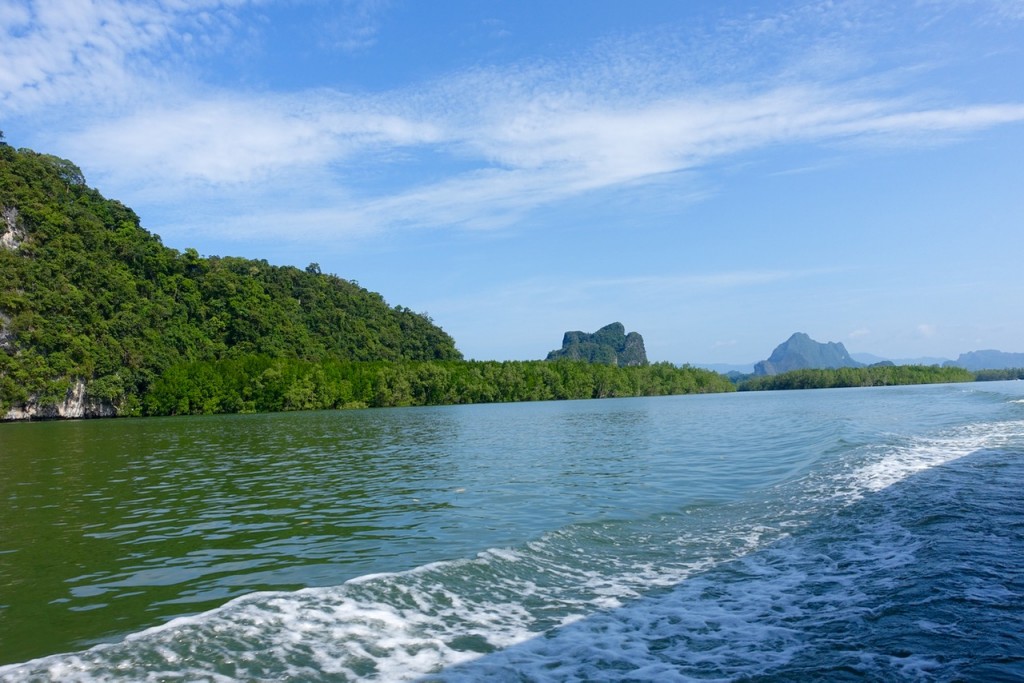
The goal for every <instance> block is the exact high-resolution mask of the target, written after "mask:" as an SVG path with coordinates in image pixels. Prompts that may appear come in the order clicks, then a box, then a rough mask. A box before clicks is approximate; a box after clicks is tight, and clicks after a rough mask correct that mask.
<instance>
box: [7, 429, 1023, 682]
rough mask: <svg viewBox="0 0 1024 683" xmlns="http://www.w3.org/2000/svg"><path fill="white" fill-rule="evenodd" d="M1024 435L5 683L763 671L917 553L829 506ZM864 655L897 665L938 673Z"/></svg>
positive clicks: (979, 435) (407, 576)
mask: <svg viewBox="0 0 1024 683" xmlns="http://www.w3.org/2000/svg"><path fill="white" fill-rule="evenodd" d="M1022 433H1024V422H1009V423H991V424H985V425H974V426H970V427H965V428H962V429H958V430H953V431H951V432H950V433H947V434H943V435H940V436H938V437H932V438H915V439H912V440H910V441H907V442H906V443H903V444H896V445H892V446H887V447H870V448H865V449H862V450H861V451H857V452H855V453H852V454H850V455H849V458H850V463H849V464H850V467H849V469H848V470H847V471H841V472H840V473H839V474H838V475H836V473H835V472H831V473H829V472H826V473H820V472H819V473H817V474H813V475H809V476H808V477H807V478H806V479H804V480H801V481H799V482H796V483H791V484H790V485H789V486H790V488H789V489H780V490H779V491H776V494H777V499H775V500H773V502H772V505H767V504H765V503H764V502H763V501H761V502H759V503H758V507H756V508H750V507H746V508H745V507H743V506H742V505H740V504H737V505H735V506H731V507H730V506H718V507H715V506H711V507H708V508H706V509H703V510H702V515H700V516H699V517H700V518H701V519H697V517H698V516H697V515H689V514H681V515H679V516H678V517H671V516H666V517H665V518H664V519H660V520H654V521H650V522H648V523H647V524H648V526H647V527H643V528H638V527H637V525H634V526H629V525H626V524H622V525H619V526H617V527H616V526H614V525H612V526H609V527H608V528H607V529H605V528H603V527H601V526H598V525H595V526H591V527H577V528H570V529H563V530H560V531H556V532H553V533H550V534H548V535H546V536H545V537H543V538H541V539H539V540H537V541H534V542H531V543H529V544H526V545H525V546H523V547H522V548H518V549H503V548H496V549H491V550H488V551H485V552H483V553H480V554H479V555H478V556H477V557H476V558H473V559H460V560H455V561H451V562H439V563H433V564H428V565H423V566H421V567H418V568H416V569H414V570H411V571H408V572H402V573H381V574H373V575H367V576H363V577H360V578H358V579H354V580H352V581H349V582H347V583H345V584H342V585H340V586H335V587H330V588H308V589H303V590H300V591H296V592H292V593H257V594H252V595H248V596H245V597H242V598H238V599H236V600H233V601H231V602H229V603H227V604H226V605H224V606H222V607H220V608H218V609H215V610H212V611H210V612H206V613H204V614H201V615H197V616H193V617H182V618H179V619H175V620H173V621H171V622H169V623H167V624H164V625H162V626H158V627H154V628H151V629H148V630H146V631H142V632H140V633H137V634H133V635H131V636H129V637H127V638H126V639H125V640H124V641H123V642H121V643H115V644H105V645H100V646H97V647H94V648H92V649H90V650H88V651H85V652H81V653H74V654H66V655H56V656H52V657H46V658H42V659H38V660H34V661H32V662H27V663H25V664H20V665H13V666H6V667H0V680H2V681H20V680H26V679H28V680H32V679H43V680H61V681H82V682H85V681H106V680H111V681H113V680H126V679H127V680H159V679H162V678H167V679H182V680H210V681H231V680H251V679H261V680H277V679H282V678H289V677H290V678H293V679H316V678H318V677H325V676H330V677H333V678H335V679H342V680H370V679H372V680H388V681H402V680H411V679H416V678H420V677H422V676H435V677H437V678H439V679H442V680H450V681H461V680H466V681H470V680H482V679H487V678H492V677H495V676H501V675H508V674H510V673H515V674H516V675H517V676H518V677H519V678H526V679H530V680H549V679H561V680H566V679H570V680H571V679H577V680H585V679H593V678H601V677H604V678H608V677H613V673H612V672H616V671H618V672H623V675H626V673H628V675H629V677H631V678H633V679H650V680H690V679H692V678H701V679H702V680H731V679H733V678H736V677H739V676H757V675H759V674H762V673H764V672H769V671H771V670H772V669H773V668H777V667H781V666H784V665H786V664H787V663H789V662H791V661H793V659H794V658H796V657H798V656H799V655H800V654H801V652H802V651H803V650H804V649H805V648H806V646H807V642H808V634H809V633H813V632H814V629H815V628H816V626H818V625H820V624H821V623H823V620H824V619H826V618H830V619H837V618H838V619H843V618H846V619H850V620H856V619H858V618H861V616H862V614H863V613H864V612H865V610H869V609H870V607H869V606H868V605H867V604H866V602H865V599H864V596H863V594H862V593H861V592H860V591H859V590H858V588H857V586H858V582H859V581H861V580H862V579H863V577H864V576H868V575H870V576H872V577H873V580H875V581H877V582H880V583H879V584H878V585H884V581H885V580H886V576H887V573H889V572H892V571H894V570H897V569H899V568H901V567H904V566H907V564H908V563H910V562H912V561H913V558H914V553H915V552H916V550H917V547H918V546H917V542H916V540H915V539H914V537H913V536H912V535H911V534H909V533H908V532H907V531H906V530H905V529H903V528H901V527H900V526H899V525H898V524H894V523H892V522H891V521H888V520H886V519H884V518H883V519H879V520H874V521H873V522H872V523H871V524H864V525H859V526H856V527H855V528H854V529H853V531H851V532H850V533H848V534H846V535H844V536H842V537H841V540H840V541H839V542H838V543H835V544H833V543H831V541H829V540H828V539H827V538H826V537H827V535H828V533H834V530H828V532H827V533H824V532H823V536H822V537H821V538H816V537H815V536H814V534H808V532H807V528H808V525H809V524H811V523H812V522H813V521H815V520H817V519H819V518H820V517H821V514H820V513H821V511H823V510H827V511H830V512H831V513H835V512H836V511H837V510H841V509H843V508H844V507H846V506H849V505H852V504H854V503H856V502H857V501H859V500H862V499H863V498H864V497H865V496H866V495H868V494H871V493H873V492H877V491H881V490H883V489H885V488H887V487H890V486H892V485H893V484H895V483H897V482H900V481H903V480H905V479H906V478H908V477H910V476H911V475H913V474H914V473H917V472H921V471H923V470H925V469H928V468H931V467H936V466H938V465H941V464H944V463H947V462H950V461H952V460H955V459H957V458H961V457H963V456H965V455H968V454H970V453H972V452H976V451H978V450H982V449H985V448H995V447H998V446H1000V445H1002V444H1005V443H1008V442H1010V441H1012V440H1014V439H1020V436H1021V434H1022ZM684 512H685V511H684ZM801 529H803V532H801V533H797V532H798V531H800V530H801ZM609 540H612V541H614V542H611V543H610V542H608V541H609ZM652 558H654V559H652ZM652 593H653V594H652ZM826 615H829V616H826ZM495 651H496V652H495ZM487 653H489V654H487ZM862 656H863V657H864V662H865V664H864V666H867V667H875V668H876V669H878V668H879V667H881V669H884V670H886V671H897V670H898V671H899V672H902V673H904V674H906V675H907V676H916V675H921V672H925V671H928V670H930V668H931V667H933V666H934V662H932V661H931V660H929V659H928V658H917V657H908V658H901V659H900V661H899V662H893V661H888V659H887V658H886V657H885V656H884V655H881V654H877V653H863V655H862ZM869 670H871V669H869Z"/></svg>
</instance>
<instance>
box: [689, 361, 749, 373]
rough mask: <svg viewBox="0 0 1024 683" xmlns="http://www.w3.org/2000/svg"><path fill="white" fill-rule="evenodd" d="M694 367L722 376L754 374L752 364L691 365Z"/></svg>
mask: <svg viewBox="0 0 1024 683" xmlns="http://www.w3.org/2000/svg"><path fill="white" fill-rule="evenodd" d="M693 366H694V367H698V368H704V369H705V370H710V371H712V372H717V373H719V374H722V375H728V374H729V373H730V372H735V373H737V374H740V375H749V374H751V373H753V372H754V364H753V363H693Z"/></svg>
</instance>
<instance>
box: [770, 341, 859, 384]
mask: <svg viewBox="0 0 1024 683" xmlns="http://www.w3.org/2000/svg"><path fill="white" fill-rule="evenodd" d="M862 367H864V364H863V363H858V362H857V361H855V360H854V359H853V358H851V357H850V354H849V353H848V352H847V351H846V347H845V346H843V344H842V342H828V343H825V344H823V343H821V342H816V341H814V340H813V339H811V338H810V337H809V336H807V335H806V334H804V333H803V332H797V333H796V334H794V335H793V336H791V337H790V338H789V339H787V340H786V341H784V342H782V343H781V344H779V345H778V346H776V347H775V350H774V351H772V355H771V356H769V357H768V360H763V361H761V362H759V363H757V364H756V365H754V374H755V375H762V376H763V375H778V374H781V373H783V372H790V371H791V370H807V369H811V368H814V369H819V368H862Z"/></svg>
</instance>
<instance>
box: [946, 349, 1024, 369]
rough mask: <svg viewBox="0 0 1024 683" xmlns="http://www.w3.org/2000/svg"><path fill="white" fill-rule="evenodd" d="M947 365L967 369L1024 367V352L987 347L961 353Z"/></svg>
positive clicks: (947, 362)
mask: <svg viewBox="0 0 1024 683" xmlns="http://www.w3.org/2000/svg"><path fill="white" fill-rule="evenodd" d="M945 365H947V366H949V365H952V366H956V367H960V368H964V369H966V370H1004V369H1007V368H1024V353H1008V352H1006V351H996V350H994V349H986V350H983V351H968V352H967V353H961V354H960V357H959V358H957V359H956V360H951V361H946V363H945Z"/></svg>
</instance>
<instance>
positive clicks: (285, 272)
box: [0, 144, 461, 414]
mask: <svg viewBox="0 0 1024 683" xmlns="http://www.w3.org/2000/svg"><path fill="white" fill-rule="evenodd" d="M250 354H262V355H265V356H268V357H282V358H295V359H302V360H306V361H316V360H324V359H334V360H351V361H355V360H359V361H380V360H392V361H414V360H416V361H423V360H454V359H459V358H461V354H460V353H459V352H458V350H457V349H456V348H455V343H454V341H453V340H452V338H451V337H450V336H449V335H448V334H447V333H445V332H444V331H443V330H442V329H440V328H439V327H438V326H437V325H435V324H434V323H433V322H432V321H431V320H430V319H429V318H428V317H427V316H426V315H423V314H419V313H415V312H413V311H411V310H409V309H408V308H405V307H402V306H395V307H392V306H389V305H388V304H387V303H386V302H385V301H384V298H383V297H382V296H381V295H380V294H377V293H375V292H371V291H368V290H366V289H364V288H362V287H360V286H358V285H357V284H356V283H354V282H351V281H348V280H345V279H342V278H340V277H337V276H335V275H325V274H322V273H320V269H319V266H317V265H316V264H311V266H310V267H308V268H306V269H305V270H300V269H298V268H294V267H290V266H285V267H280V266H273V265H270V264H269V263H267V261H265V260H259V261H257V260H250V259H243V258H236V257H217V256H211V257H207V258H204V257H201V256H200V255H199V254H198V253H197V252H196V251H195V250H194V249H186V250H185V251H184V252H179V251H177V250H175V249H171V248H168V247H166V246H164V245H163V244H162V242H161V240H160V238H159V237H158V236H157V235H154V234H152V233H150V232H148V231H146V230H145V229H143V228H142V227H141V225H140V222H139V218H138V216H137V215H136V214H135V213H134V212H133V211H132V210H131V209H129V208H128V207H126V206H124V205H123V204H121V203H120V202H118V201H115V200H110V199H106V198H104V197H103V196H102V195H101V194H100V193H99V192H98V191H96V190H94V189H92V188H90V187H88V186H87V185H86V182H85V177H84V175H83V174H82V171H81V170H80V169H79V168H78V167H77V166H75V165H74V164H73V163H71V162H70V161H67V160H65V159H60V158H58V157H55V156H52V155H48V154H39V153H36V152H33V151H31V150H26V149H20V150H16V149H14V148H13V147H11V146H9V145H6V144H3V145H0V414H2V412H3V411H5V410H6V409H8V408H9V407H10V406H12V405H14V404H20V403H24V402H26V401H29V400H32V399H35V400H38V401H42V402H47V401H50V402H56V401H60V400H62V399H63V397H64V396H65V394H66V392H67V390H68V388H69V386H70V385H71V383H73V382H77V381H83V382H85V383H86V387H87V391H88V393H89V395H90V396H91V397H93V398H97V399H102V400H109V401H112V402H114V403H115V404H117V405H118V407H119V408H120V411H121V412H122V413H129V414H131V413H137V412H139V411H140V409H141V402H140V399H141V397H142V396H143V395H144V394H145V393H146V392H147V391H148V389H149V387H150V386H151V385H152V383H153V382H154V381H155V380H156V379H157V378H158V377H160V376H161V375H162V374H163V373H164V372H165V371H167V370H168V368H171V367H174V366H176V365H180V364H182V363H189V362H204V361H210V362H212V361H219V360H227V359H231V358H235V357H241V356H247V355H250Z"/></svg>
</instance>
